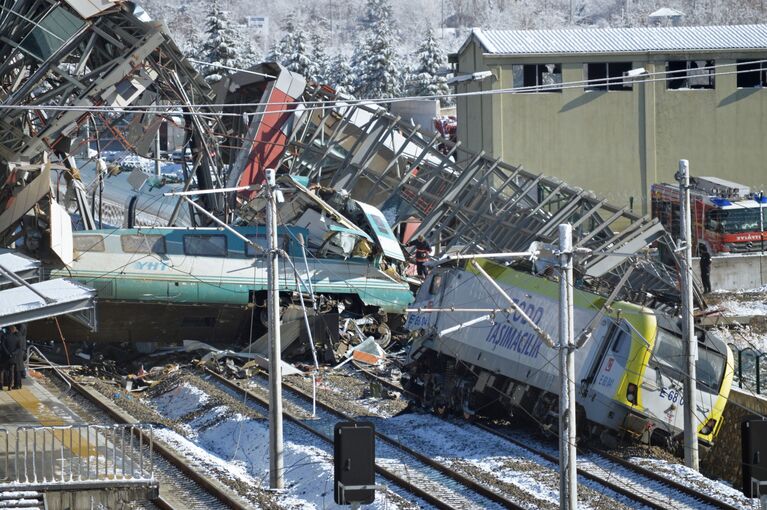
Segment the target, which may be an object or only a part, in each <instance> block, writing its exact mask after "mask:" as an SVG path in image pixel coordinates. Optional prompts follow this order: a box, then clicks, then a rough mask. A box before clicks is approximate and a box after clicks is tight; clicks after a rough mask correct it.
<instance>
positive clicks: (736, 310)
mask: <svg viewBox="0 0 767 510" xmlns="http://www.w3.org/2000/svg"><path fill="white" fill-rule="evenodd" d="M718 306H719V308H720V309H721V310H722V312H723V314H724V315H725V316H744V315H746V316H748V315H767V301H764V300H761V301H756V300H754V301H752V300H749V301H739V300H736V299H726V300H724V301H722V302H720V303H719V305H718Z"/></svg>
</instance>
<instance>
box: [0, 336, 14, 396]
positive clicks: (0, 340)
mask: <svg viewBox="0 0 767 510" xmlns="http://www.w3.org/2000/svg"><path fill="white" fill-rule="evenodd" d="M7 340H8V330H7V328H0V390H3V389H5V385H6V384H8V389H10V387H11V386H12V385H13V381H11V373H10V368H11V353H10V351H9V350H8V345H7Z"/></svg>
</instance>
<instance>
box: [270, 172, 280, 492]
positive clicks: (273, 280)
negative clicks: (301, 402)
mask: <svg viewBox="0 0 767 510" xmlns="http://www.w3.org/2000/svg"><path fill="white" fill-rule="evenodd" d="M266 175H267V206H266V216H267V218H266V227H267V229H268V233H267V238H268V251H269V253H268V257H267V258H268V260H269V267H268V270H269V284H268V293H267V307H268V312H269V487H270V488H272V489H282V488H283V487H284V485H285V482H284V478H283V475H284V469H283V468H284V462H283V458H282V453H283V450H282V366H281V358H282V349H281V345H280V280H279V272H278V267H277V262H278V260H279V256H280V253H279V245H278V243H277V197H276V194H275V187H276V182H275V175H274V170H271V171H270V170H267V171H266Z"/></svg>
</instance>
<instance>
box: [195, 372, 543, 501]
mask: <svg viewBox="0 0 767 510" xmlns="http://www.w3.org/2000/svg"><path fill="white" fill-rule="evenodd" d="M206 373H207V374H209V375H210V376H211V378H212V380H213V381H214V382H215V383H217V384H219V385H220V386H222V387H223V388H224V389H226V390H228V391H229V392H230V394H231V393H234V394H235V395H237V396H238V397H241V396H244V395H246V396H247V397H248V399H249V401H248V403H246V405H250V406H251V407H256V406H258V410H259V412H261V413H264V414H266V413H267V412H268V396H267V395H268V393H265V391H266V388H265V387H261V389H262V390H263V391H261V392H258V393H257V392H254V391H252V390H250V389H248V388H243V387H242V386H240V385H239V384H237V383H236V382H234V381H231V380H229V379H227V378H225V377H223V376H221V375H219V374H217V373H215V372H212V371H210V370H206ZM283 384H285V383H283ZM283 388H285V386H283ZM287 389H288V391H293V390H292V388H290V387H289V386H288V388H287ZM296 391H298V390H296ZM283 393H284V394H283V414H284V416H285V417H286V418H288V420H290V422H292V423H294V424H296V425H298V426H299V427H301V428H302V429H304V430H306V431H308V432H310V433H312V434H313V435H315V436H317V437H319V438H321V439H322V440H324V441H325V442H327V443H328V444H330V445H332V443H333V433H332V431H333V427H334V426H335V424H336V423H337V422H338V421H339V420H345V421H347V420H348V421H354V418H352V417H350V416H346V415H344V414H343V413H340V412H337V411H334V410H331V409H328V408H327V407H323V406H322V404H321V403H320V402H318V405H319V406H320V407H323V411H324V412H319V413H317V415H316V416H314V417H312V416H311V415H312V412H311V402H307V401H306V400H304V397H305V395H303V394H302V393H295V395H294V396H293V397H292V398H291V396H289V395H288V392H283ZM309 398H310V399H311V397H309ZM308 418H309V419H308ZM376 436H377V437H376V446H375V449H376V472H377V473H378V474H380V475H381V476H383V477H384V478H386V479H387V480H389V481H391V482H393V483H395V484H397V485H398V486H400V487H402V488H403V489H405V490H407V491H408V492H410V493H412V494H413V495H415V496H417V497H418V498H421V499H422V500H424V501H425V502H427V503H429V504H431V505H433V506H435V507H436V508H440V509H448V510H452V509H472V508H477V509H494V508H498V509H500V508H510V509H519V510H521V509H523V508H529V507H525V506H522V505H520V504H519V503H517V502H516V501H513V500H511V499H509V498H507V497H505V496H503V495H501V494H498V493H496V492H495V491H493V490H491V489H488V488H486V487H484V486H483V485H482V484H480V483H479V482H477V481H475V480H472V479H471V478H468V477H466V476H465V475H463V474H461V473H459V472H457V471H455V470H452V469H450V468H448V467H446V466H444V465H443V464H440V463H438V462H436V461H434V460H433V459H430V458H428V457H426V456H424V455H423V454H421V453H419V452H416V451H414V450H412V449H410V448H408V447H407V446H406V445H404V444H401V443H400V442H399V441H396V440H394V439H392V438H390V437H386V436H385V435H383V434H380V433H376Z"/></svg>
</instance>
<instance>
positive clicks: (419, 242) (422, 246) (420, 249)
mask: <svg viewBox="0 0 767 510" xmlns="http://www.w3.org/2000/svg"><path fill="white" fill-rule="evenodd" d="M407 245H408V246H414V247H415V267H416V268H417V269H418V276H420V277H421V278H426V262H428V260H429V255H431V245H430V244H429V242H428V241H427V240H426V239H425V238H424V237H423V235H420V236H418V238H417V239H416V240H414V241H410V242H409V243H407Z"/></svg>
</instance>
